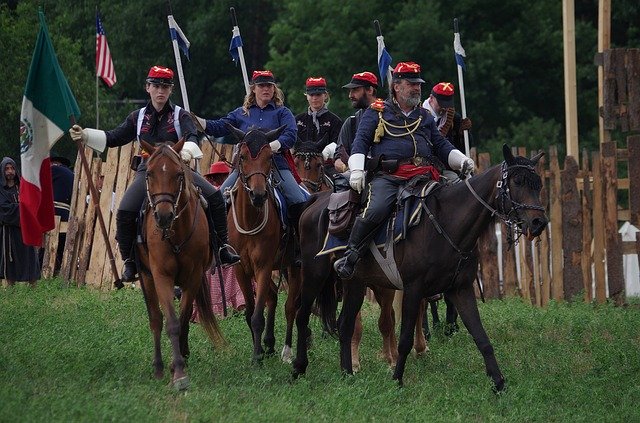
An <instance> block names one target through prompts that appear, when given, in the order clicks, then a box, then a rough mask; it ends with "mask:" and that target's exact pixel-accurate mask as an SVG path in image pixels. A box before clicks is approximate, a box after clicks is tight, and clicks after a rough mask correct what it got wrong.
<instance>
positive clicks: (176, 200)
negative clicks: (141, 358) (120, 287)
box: [137, 140, 223, 390]
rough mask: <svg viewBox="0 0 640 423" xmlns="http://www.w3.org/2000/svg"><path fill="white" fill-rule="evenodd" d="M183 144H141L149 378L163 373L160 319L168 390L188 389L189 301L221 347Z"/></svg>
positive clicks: (203, 224) (202, 219)
mask: <svg viewBox="0 0 640 423" xmlns="http://www.w3.org/2000/svg"><path fill="white" fill-rule="evenodd" d="M183 144H184V140H180V141H179V142H178V143H177V144H175V145H174V146H173V147H172V146H171V145H169V144H161V145H159V146H155V147H154V146H152V145H150V144H149V143H147V142H145V141H141V145H142V147H143V148H144V149H145V151H147V152H148V153H150V154H151V156H150V157H149V160H148V162H147V176H146V180H147V195H148V199H149V204H148V207H147V210H146V214H145V217H144V222H143V231H144V234H145V237H146V244H138V246H137V254H138V258H139V260H140V264H141V267H140V268H141V272H140V276H141V286H142V291H143V293H144V298H145V302H146V304H147V311H148V313H149V326H150V328H151V331H152V332H153V341H154V345H155V353H154V359H153V367H154V370H155V372H154V375H155V377H156V378H158V379H160V378H162V377H163V374H164V364H163V362H162V354H161V352H160V335H161V332H162V324H163V314H164V318H165V319H166V322H167V335H168V336H169V339H170V340H171V350H172V352H173V361H172V362H171V373H172V375H173V377H172V385H173V387H174V388H175V389H177V390H183V389H186V388H187V387H188V386H189V379H188V377H187V375H186V373H185V361H186V359H187V357H188V356H189V318H190V317H191V314H192V311H193V301H194V299H195V301H196V304H197V307H198V309H199V313H200V323H201V326H202V328H203V329H204V330H205V332H206V333H207V335H208V336H209V338H210V339H211V340H212V341H213V342H214V344H218V345H219V344H221V343H222V342H223V338H222V334H221V332H220V328H219V327H218V322H217V320H216V317H215V315H214V314H213V312H212V310H211V304H210V302H211V300H210V296H209V285H208V284H207V282H206V281H205V270H206V269H207V268H208V267H209V266H210V264H211V261H212V257H213V256H212V254H213V252H212V250H211V248H210V246H209V230H208V227H207V218H206V216H205V210H204V209H203V207H202V205H201V203H200V195H199V194H198V192H197V191H196V189H195V187H194V185H193V179H192V176H191V170H190V169H189V168H188V167H187V166H186V165H185V164H184V163H183V162H182V160H180V156H179V153H180V150H181V149H182V146H183ZM174 286H179V287H180V288H182V297H181V299H180V319H179V320H178V318H177V316H176V311H175V309H174V305H173V301H174V300H173V298H174Z"/></svg>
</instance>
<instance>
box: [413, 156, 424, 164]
mask: <svg viewBox="0 0 640 423" xmlns="http://www.w3.org/2000/svg"><path fill="white" fill-rule="evenodd" d="M422 160H423V159H422V157H413V158H412V159H411V162H412V163H413V164H414V166H420V165H421V164H422Z"/></svg>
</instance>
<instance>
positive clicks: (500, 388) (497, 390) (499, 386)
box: [492, 379, 507, 395]
mask: <svg viewBox="0 0 640 423" xmlns="http://www.w3.org/2000/svg"><path fill="white" fill-rule="evenodd" d="M492 389H493V393H494V394H498V395H499V394H503V393H504V392H505V391H506V389H507V387H506V382H505V380H504V379H500V381H499V382H497V383H494V384H493V388H492Z"/></svg>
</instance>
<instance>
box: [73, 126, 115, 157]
mask: <svg viewBox="0 0 640 423" xmlns="http://www.w3.org/2000/svg"><path fill="white" fill-rule="evenodd" d="M69 135H71V139H73V140H74V141H82V142H83V143H85V144H86V145H87V147H91V148H93V149H94V150H96V151H99V152H101V153H102V152H103V151H104V149H105V148H106V147H107V134H106V132H104V131H102V130H100V129H93V128H85V129H82V127H81V126H80V125H73V126H72V127H71V128H70V129H69Z"/></svg>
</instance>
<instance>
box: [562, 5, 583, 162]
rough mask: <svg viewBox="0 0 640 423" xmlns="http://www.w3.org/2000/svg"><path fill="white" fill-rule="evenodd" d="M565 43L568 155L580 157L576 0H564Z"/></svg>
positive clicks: (563, 25) (563, 24)
mask: <svg viewBox="0 0 640 423" xmlns="http://www.w3.org/2000/svg"><path fill="white" fill-rule="evenodd" d="M562 27H563V37H562V38H563V41H564V43H563V45H564V108H565V112H564V114H565V126H566V137H567V155H568V156H573V157H579V154H580V151H579V150H578V100H577V95H576V25H575V7H574V0H562Z"/></svg>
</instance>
